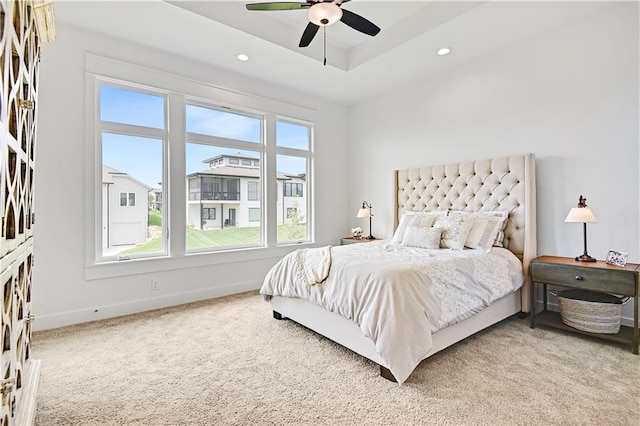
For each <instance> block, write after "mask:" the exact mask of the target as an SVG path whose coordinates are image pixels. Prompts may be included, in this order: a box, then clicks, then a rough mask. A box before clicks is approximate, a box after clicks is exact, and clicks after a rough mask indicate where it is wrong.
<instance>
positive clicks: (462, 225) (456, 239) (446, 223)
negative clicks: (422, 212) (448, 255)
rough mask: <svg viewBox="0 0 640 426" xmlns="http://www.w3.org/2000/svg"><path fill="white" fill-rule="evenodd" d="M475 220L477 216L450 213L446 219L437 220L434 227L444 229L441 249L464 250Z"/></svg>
mask: <svg viewBox="0 0 640 426" xmlns="http://www.w3.org/2000/svg"><path fill="white" fill-rule="evenodd" d="M475 220H476V215H475V214H474V213H467V212H465V213H464V214H456V212H449V215H447V216H446V217H439V218H438V219H436V222H435V223H434V225H433V227H434V228H440V229H442V238H441V239H440V247H442V248H448V249H452V250H462V249H463V248H464V243H465V241H466V240H467V236H468V235H469V232H470V231H471V227H472V226H473V223H474V222H475Z"/></svg>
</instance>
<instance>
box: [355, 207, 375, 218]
mask: <svg viewBox="0 0 640 426" xmlns="http://www.w3.org/2000/svg"><path fill="white" fill-rule="evenodd" d="M356 217H371V210H369V209H367V208H364V207H363V208H361V209H360V210H358V214H357V215H356Z"/></svg>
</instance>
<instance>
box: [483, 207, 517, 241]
mask: <svg viewBox="0 0 640 426" xmlns="http://www.w3.org/2000/svg"><path fill="white" fill-rule="evenodd" d="M478 217H483V218H498V219H501V220H502V222H501V224H500V229H499V230H498V234H497V235H496V239H495V241H494V242H493V246H494V247H504V245H503V242H504V228H506V227H507V219H508V218H509V212H504V211H490V212H478Z"/></svg>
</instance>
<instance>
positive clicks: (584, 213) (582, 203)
mask: <svg viewBox="0 0 640 426" xmlns="http://www.w3.org/2000/svg"><path fill="white" fill-rule="evenodd" d="M564 221H565V222H578V223H582V226H583V228H582V229H583V233H584V253H582V255H581V256H577V257H576V260H578V261H580V262H595V261H596V259H595V258H594V257H591V256H589V254H588V253H587V223H594V222H596V217H595V216H594V215H593V213H592V212H591V209H589V208H587V199H586V198H584V197H583V196H582V195H581V196H580V198H579V199H578V207H574V208H572V209H571V211H570V212H569V214H568V215H567V218H566V219H565V220H564Z"/></svg>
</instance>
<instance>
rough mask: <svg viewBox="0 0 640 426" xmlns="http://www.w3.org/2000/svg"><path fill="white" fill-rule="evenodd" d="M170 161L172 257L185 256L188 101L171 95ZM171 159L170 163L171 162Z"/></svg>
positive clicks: (169, 225) (169, 221) (168, 181)
mask: <svg viewBox="0 0 640 426" xmlns="http://www.w3.org/2000/svg"><path fill="white" fill-rule="evenodd" d="M167 109H168V114H167V117H168V128H169V140H168V150H167V151H168V159H167V160H165V174H166V177H165V179H166V180H165V182H167V191H166V192H167V194H166V197H167V199H168V200H169V203H168V206H167V207H166V208H165V211H166V212H167V220H166V221H165V222H166V223H167V224H168V228H169V229H170V230H171V232H170V234H169V255H170V256H184V254H185V250H186V241H187V235H186V227H185V226H184V224H185V223H187V216H186V212H185V208H184V206H185V205H186V203H187V194H186V187H185V176H186V154H185V147H186V141H185V135H186V123H185V114H184V110H185V100H184V96H182V95H178V94H175V93H172V94H170V95H169V96H168V101H167ZM169 159H170V160H169Z"/></svg>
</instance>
